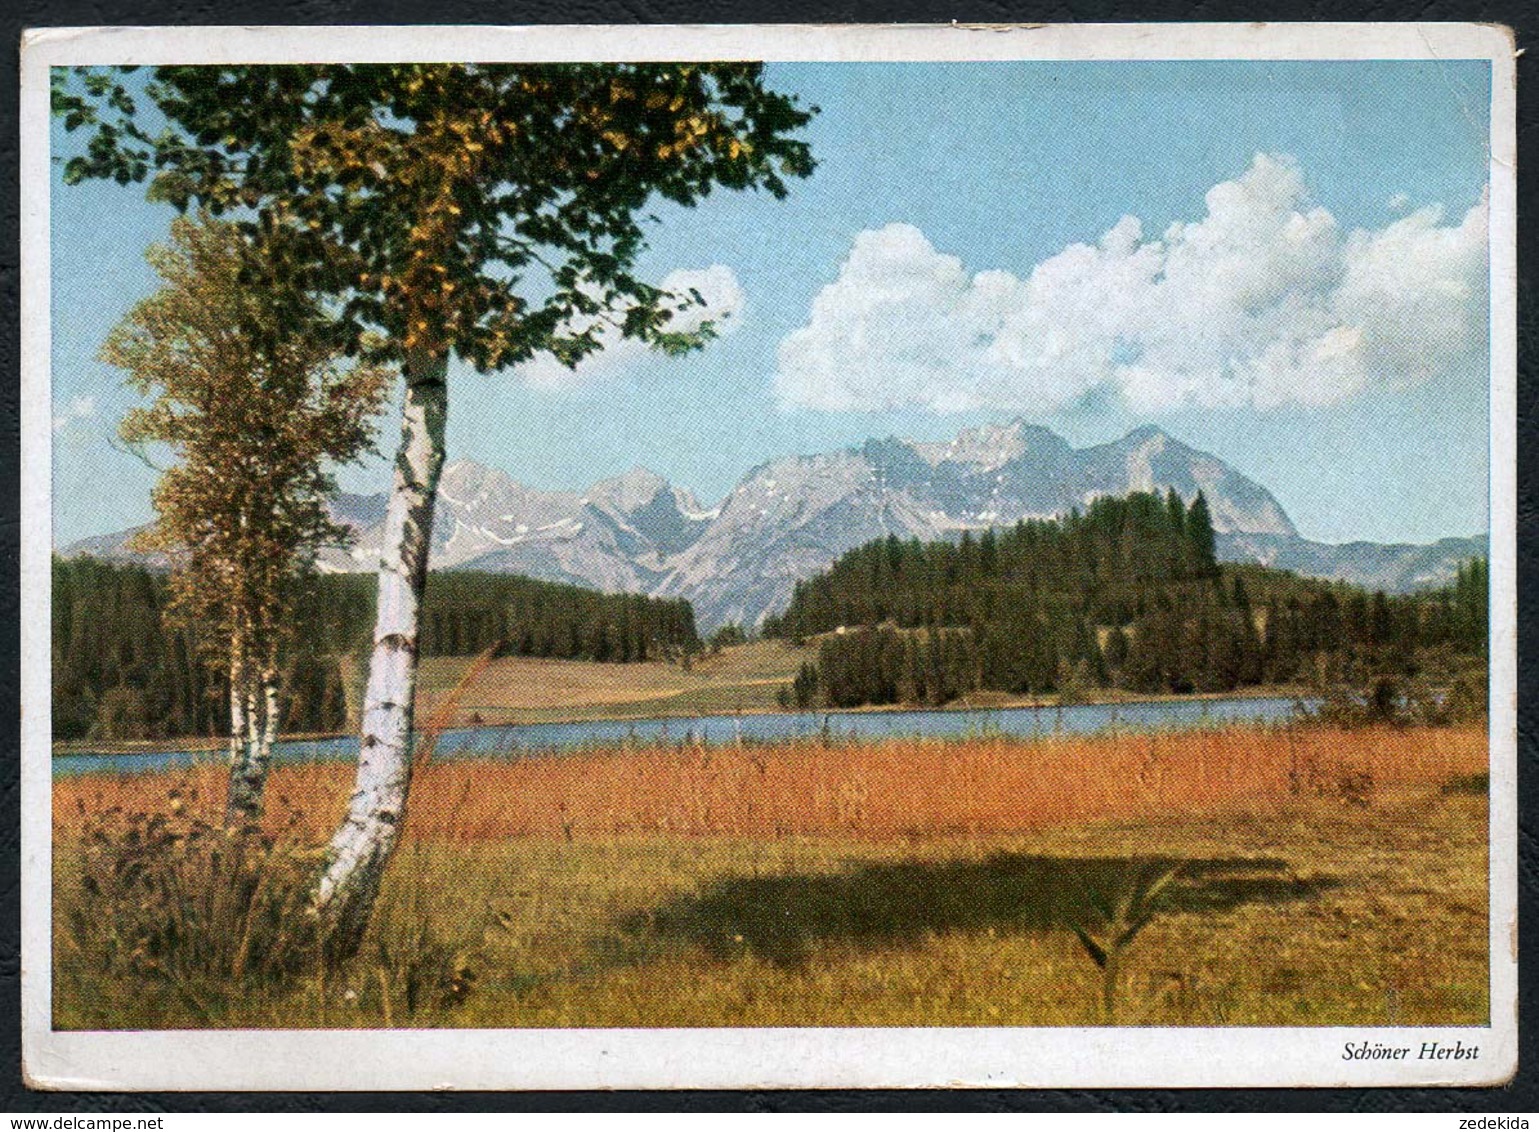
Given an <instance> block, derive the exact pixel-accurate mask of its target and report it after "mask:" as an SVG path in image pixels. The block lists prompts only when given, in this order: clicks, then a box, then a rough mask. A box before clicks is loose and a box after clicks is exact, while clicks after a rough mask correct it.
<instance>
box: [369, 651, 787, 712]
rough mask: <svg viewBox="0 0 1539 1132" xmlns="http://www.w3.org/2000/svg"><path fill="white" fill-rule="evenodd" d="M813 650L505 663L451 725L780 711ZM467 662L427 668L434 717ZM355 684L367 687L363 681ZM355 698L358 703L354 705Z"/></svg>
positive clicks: (434, 662)
mask: <svg viewBox="0 0 1539 1132" xmlns="http://www.w3.org/2000/svg"><path fill="white" fill-rule="evenodd" d="M807 655H808V650H806V649H796V648H794V647H792V646H791V645H789V644H787V643H785V642H784V641H754V642H752V643H750V644H746V645H738V646H735V647H733V648H729V649H726V650H724V651H723V652H721V653H719V654H717V655H715V656H702V657H697V658H695V659H694V660H693V662H692V663H691V665H690V667H689V668H688V669H685V668H684V667H683V666H681V665H679V664H670V663H665V662H662V661H649V662H646V663H642V664H599V663H595V662H589V661H581V660H545V659H541V658H539V657H498V658H497V659H495V660H493V661H491V663H489V664H488V665H486V666H485V668H484V670H483V671H481V672H479V673H478V674H477V675H476V677H475V679H473V680H471V681H469V682H468V683H467V684H466V686H465V687H464V688H463V689H462V692H461V695H460V697H459V698H458V699H457V700H456V701H455V713H454V718H453V721H452V725H462V724H464V723H466V722H468V721H470V720H471V719H472V717H479V718H480V719H481V720H482V721H484V722H488V723H492V722H497V723H502V722H538V721H541V720H547V719H565V718H573V717H584V718H586V717H592V716H604V715H656V714H696V713H702V712H709V711H716V710H724V711H731V710H735V709H738V708H742V709H744V710H757V709H763V708H766V707H771V706H773V705H774V703H775V691H776V689H778V688H779V687H780V685H782V684H785V683H787V682H789V681H790V679H791V677H792V676H794V675H795V673H796V668H797V666H798V665H799V664H800V663H801V662H802V660H804V659H806V656H807ZM468 663H469V661H467V659H466V658H464V657H427V658H425V659H424V660H423V662H422V669H421V688H420V692H419V697H420V698H419V704H420V705H421V706H422V708H423V710H424V711H428V712H431V711H433V710H434V709H435V707H436V706H438V705H440V704H441V703H442V702H443V701H444V700H445V699H446V698H447V697H448V694H449V692H450V691H451V689H453V688H454V687H455V686H456V685H457V684H458V682H459V680H460V678H461V676H462V675H463V673H464V672H465V670H466V667H467V664H468ZM351 678H352V679H353V680H355V681H361V679H362V677H361V674H359V673H356V672H354V673H352V676H351ZM355 698H356V697H355Z"/></svg>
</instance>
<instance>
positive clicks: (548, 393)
mask: <svg viewBox="0 0 1539 1132" xmlns="http://www.w3.org/2000/svg"><path fill="white" fill-rule="evenodd" d="M768 70H769V76H768V79H769V82H770V83H771V84H772V85H774V86H777V87H779V88H782V89H787V90H792V91H795V92H796V93H798V94H799V95H800V96H801V97H802V98H803V99H804V100H805V101H806V102H810V103H813V104H816V105H818V106H819V107H821V111H822V112H821V113H820V114H819V116H818V117H817V118H816V119H815V121H814V123H813V125H812V126H811V127H810V128H809V130H808V131H807V137H808V139H809V140H810V142H811V144H812V148H813V152H814V155H815V156H816V158H817V160H818V162H819V166H818V169H817V170H816V171H815V172H814V174H813V175H812V177H811V178H810V179H808V180H807V181H804V182H798V183H796V184H794V185H793V186H792V193H791V196H790V197H789V199H787V200H785V201H778V202H777V201H775V200H773V198H771V197H769V196H767V195H765V194H747V195H739V194H727V193H718V194H715V195H713V196H712V197H710V198H708V199H707V200H706V201H705V202H704V203H703V204H701V205H700V206H699V207H697V208H696V209H693V210H681V209H672V208H667V209H662V210H660V212H659V215H660V217H661V222H660V224H659V225H657V226H656V229H655V231H654V233H653V238H652V242H651V248H650V249H649V251H648V252H647V253H646V256H645V258H644V260H643V263H642V267H643V268H644V270H645V272H646V273H647V274H649V275H650V276H652V277H654V278H657V279H663V278H665V277H667V276H668V275H669V274H670V273H674V272H684V273H687V275H684V276H676V277H675V278H687V279H688V280H690V281H695V280H699V279H706V278H709V279H711V280H714V284H713V287H714V289H712V288H707V292H708V298H711V299H712V300H713V302H716V301H719V302H720V304H721V309H722V310H723V311H725V312H728V313H729V317H728V319H727V325H729V326H731V327H732V328H733V329H732V330H731V331H730V333H728V334H726V335H724V336H723V337H722V338H721V339H720V340H718V341H717V342H714V343H712V344H711V345H710V346H709V347H708V348H707V349H706V350H704V351H702V352H700V353H698V354H695V355H692V356H690V357H687V358H684V359H663V358H658V357H654V356H652V355H647V354H641V353H638V352H637V351H634V350H625V349H621V350H616V351H614V352H613V355H612V356H611V357H609V358H607V359H605V360H603V361H601V362H598V363H596V364H594V365H593V366H591V367H588V368H587V369H585V370H584V371H583V372H581V373H579V374H578V375H575V376H574V377H571V378H568V377H567V376H566V375H565V374H561V373H557V372H553V371H551V370H550V369H549V368H548V367H543V368H542V367H534V368H532V369H530V370H529V371H527V372H523V373H519V372H514V373H505V374H498V375H491V376H482V375H478V374H476V373H474V372H472V371H470V370H469V369H468V368H466V369H460V368H457V369H456V370H455V371H454V373H453V386H452V398H453V400H452V405H451V412H450V426H449V445H450V455H451V458H468V459H474V460H478V461H480V462H483V463H486V464H490V465H493V466H496V467H500V468H503V469H505V470H506V471H508V472H509V473H510V474H512V475H513V476H514V477H515V478H517V479H519V480H521V481H523V482H525V483H528V484H530V485H533V486H536V487H544V488H554V487H578V486H584V485H586V484H588V483H591V482H592V481H593V480H595V479H597V478H600V477H602V476H605V475H610V474H616V473H619V472H622V471H625V470H627V469H629V468H631V467H634V466H637V465H644V466H647V467H650V468H653V469H655V470H656V471H658V472H660V473H662V474H663V475H665V476H667V477H668V478H670V479H672V480H673V481H674V482H675V483H678V484H680V485H681V486H684V487H687V488H690V489H691V490H693V491H694V492H696V494H697V495H698V496H699V497H700V498H701V500H702V501H703V502H706V503H708V504H709V503H711V502H714V501H715V500H716V499H718V498H720V497H721V496H722V495H724V494H725V493H726V492H727V491H728V490H729V489H730V488H731V487H732V485H733V484H734V483H735V482H736V481H737V479H738V478H739V477H740V476H741V475H742V473H743V472H745V471H746V470H747V469H748V468H749V467H751V466H752V465H754V464H756V463H759V462H762V461H764V460H767V459H771V458H774V457H776V456H780V455H784V454H787V453H792V452H814V451H822V450H827V449H830V448H834V447H839V446H843V445H847V444H854V443H859V442H860V441H862V440H864V439H865V438H867V437H870V436H885V435H890V434H896V435H899V436H909V437H917V438H923V439H937V438H942V437H946V436H950V435H952V434H954V433H955V432H956V431H957V430H958V429H960V428H962V427H964V426H969V425H976V424H979V423H983V422H987V421H1003V420H1008V419H1011V418H1013V417H1016V416H1021V417H1024V418H1026V419H1028V420H1033V421H1038V422H1040V423H1043V424H1046V425H1048V426H1049V427H1052V428H1054V429H1056V430H1057V431H1059V432H1061V433H1062V434H1063V435H1064V436H1066V437H1067V438H1068V439H1069V440H1071V441H1072V442H1073V443H1076V444H1088V443H1098V442H1101V441H1105V440H1110V439H1114V438H1116V437H1117V436H1120V435H1121V434H1122V433H1124V432H1126V431H1127V430H1128V429H1130V428H1132V427H1134V426H1136V425H1138V424H1141V423H1145V422H1147V421H1154V422H1156V423H1159V424H1161V425H1163V426H1164V427H1166V428H1167V429H1168V430H1169V431H1171V432H1172V433H1173V434H1175V435H1176V436H1178V437H1179V438H1181V439H1182V440H1184V441H1186V442H1188V443H1190V444H1193V445H1194V446H1197V447H1199V448H1205V449H1207V450H1209V451H1211V452H1213V453H1215V454H1216V455H1218V456H1220V457H1221V458H1223V459H1224V460H1226V461H1228V462H1230V463H1231V464H1233V465H1234V466H1235V467H1237V468H1239V469H1240V470H1241V471H1243V472H1245V473H1246V474H1247V475H1250V476H1251V477H1253V478H1254V479H1256V480H1257V481H1259V482H1260V483H1262V484H1263V485H1265V486H1266V487H1268V488H1269V489H1271V491H1272V492H1273V493H1274V494H1275V495H1276V496H1277V497H1278V499H1279V500H1280V502H1281V503H1282V504H1283V506H1284V508H1285V509H1286V510H1287V511H1288V512H1289V514H1290V515H1291V516H1292V517H1293V519H1294V521H1295V523H1296V524H1297V525H1298V527H1299V528H1300V530H1301V532H1302V533H1303V534H1305V535H1306V536H1309V537H1313V538H1319V539H1323V540H1326V541H1345V540H1349V539H1356V538H1366V539H1374V540H1379V541H1430V540H1432V539H1435V538H1439V537H1442V536H1445V535H1467V534H1471V533H1475V532H1477V531H1483V530H1485V528H1486V525H1487V513H1486V491H1487V486H1486V485H1487V471H1488V468H1487V456H1486V444H1487V434H1488V428H1487V409H1486V404H1487V396H1488V385H1487V370H1488V362H1487V358H1486V353H1487V351H1486V323H1485V318H1486V313H1485V308H1486V306H1487V300H1486V299H1485V296H1484V291H1483V288H1484V280H1483V273H1484V270H1485V268H1484V264H1485V250H1484V227H1483V222H1484V213H1483V199H1484V198H1483V194H1484V190H1485V185H1486V180H1487V150H1486V146H1487V138H1488V135H1489V130H1488V121H1487V114H1488V106H1489V68H1488V65H1487V64H1486V63H1484V62H1442V63H1416V62H1383V63H1370V64H1365V63H1255V62H1236V63H988V64H976V63H963V64H796V65H792V64H775V65H771V66H770V67H769V69H768ZM55 130H56V133H55V144H56V147H57V149H56V152H65V151H67V150H66V148H65V147H67V146H68V145H69V144H71V143H72V141H73V139H66V138H65V136H64V135H63V134H62V131H61V130H59V128H58V127H57V126H56V127H55ZM172 215H173V214H172V212H171V211H170V210H169V209H167V208H166V207H164V206H157V205H151V204H148V203H146V202H145V201H144V199H143V191H142V187H128V188H121V187H118V186H116V185H104V184H91V185H87V186H78V187H70V188H66V187H64V186H62V184H56V186H55V189H54V192H53V203H52V227H53V334H54V357H53V380H54V402H55V408H54V412H55V432H54V441H55V528H56V529H55V541H56V543H57V544H60V545H63V544H65V543H68V542H70V541H73V540H74V539H76V538H79V537H82V536H85V535H89V534H95V533H101V532H105V531H110V530H116V529H121V528H122V527H124V526H127V525H129V524H131V523H137V522H143V521H145V520H146V519H148V518H149V517H150V514H151V512H150V507H149V489H150V486H151V484H152V482H153V473H152V472H151V471H150V470H149V469H148V468H146V467H145V466H144V465H143V464H141V463H139V462H138V461H137V460H135V459H134V458H133V457H131V456H127V455H124V454H122V453H121V452H118V451H115V450H114V449H113V448H112V447H111V446H110V445H109V438H110V436H111V435H112V432H113V430H114V429H115V427H116V423H117V421H118V420H119V419H120V418H121V416H122V414H123V412H124V411H125V410H126V409H127V408H128V407H129V406H130V405H131V404H132V403H133V395H132V394H131V393H130V392H129V391H127V390H126V389H124V388H123V385H122V375H121V374H119V373H117V372H116V371H113V370H112V369H111V368H110V367H106V366H104V365H102V364H101V363H100V362H98V361H97V360H96V353H97V351H98V350H99V348H100V344H101V342H102V339H103V338H104V337H105V335H106V333H107V331H108V330H109V329H110V328H111V326H112V325H113V324H114V323H115V322H116V321H117V320H118V319H119V318H120V317H121V316H122V314H123V313H124V312H125V311H126V310H127V309H128V308H129V307H130V306H131V305H132V304H133V302H135V301H136V300H137V299H139V298H140V297H142V296H143V295H145V294H147V293H148V292H149V291H150V290H151V289H153V286H154V279H153V276H152V274H151V273H150V271H149V270H148V268H147V267H146V266H145V264H144V259H143V253H144V249H145V248H146V246H148V245H149V244H150V243H152V242H154V241H155V240H158V239H161V238H163V237H164V235H165V231H166V226H167V224H168V223H169V220H170V219H171V216H172ZM1128 217H1131V218H1136V223H1135V222H1134V221H1132V220H1128V219H1125V218H1128ZM1173 226H1178V227H1173ZM706 269H713V270H712V271H710V272H707V273H705V274H700V273H702V272H705V271H706ZM393 432H394V425H393V422H388V423H387V424H386V425H385V427H384V428H383V429H382V434H381V439H382V444H383V445H384V446H386V447H388V446H390V445H391V444H392V443H393V439H394V438H393ZM343 480H344V483H345V485H346V486H347V487H349V488H351V489H353V490H361V491H375V490H381V489H382V488H383V487H384V486H385V485H386V483H387V476H386V474H385V472H384V469H383V466H382V465H381V464H379V463H377V462H376V463H373V464H370V465H366V466H364V467H361V468H356V469H349V470H348V471H346V472H345V473H344V476H343Z"/></svg>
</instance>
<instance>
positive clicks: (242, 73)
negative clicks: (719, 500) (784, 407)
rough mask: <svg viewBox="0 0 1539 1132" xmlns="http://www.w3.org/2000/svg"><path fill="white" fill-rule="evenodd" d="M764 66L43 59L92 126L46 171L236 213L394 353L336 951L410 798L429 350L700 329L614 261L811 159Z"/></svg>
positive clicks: (460, 354) (301, 298)
mask: <svg viewBox="0 0 1539 1132" xmlns="http://www.w3.org/2000/svg"><path fill="white" fill-rule="evenodd" d="M763 79H764V76H763V67H762V65H760V64H755V63H706V64H700V63H604V64H587V63H583V64H565V63H563V64H464V65H460V64H316V65H310V64H305V65H282V66H261V65H245V66H193V67H156V68H153V69H152V71H151V72H150V76H149V79H148V81H147V82H145V83H143V85H142V86H140V87H137V88H136V89H133V90H130V89H129V88H128V87H127V86H125V84H124V83H123V81H122V80H121V79H119V78H118V77H117V76H116V75H114V74H111V73H108V72H102V71H91V70H84V71H76V72H73V73H65V72H61V71H56V72H55V83H54V89H53V107H54V112H55V113H56V114H57V115H59V116H60V117H61V118H62V119H63V122H64V126H65V128H66V130H70V131H73V130H84V131H86V132H87V133H88V135H89V140H88V143H87V145H86V147H85V151H84V152H83V153H81V154H79V155H78V156H75V157H72V158H71V159H70V160H68V161H67V162H66V163H65V167H64V177H65V180H66V181H68V182H71V183H73V182H78V181H81V180H85V179H89V178H104V179H111V180H116V181H118V182H120V183H123V184H128V183H131V182H134V181H144V180H149V181H150V194H151V196H152V197H154V198H155V199H159V200H164V201H167V202H169V203H171V204H173V205H174V206H176V207H177V208H187V207H188V206H189V205H193V204H196V205H199V206H202V207H206V208H209V209H211V210H214V211H215V212H216V213H217V212H223V211H235V212H236V213H237V215H238V216H239V217H240V219H239V220H238V223H240V224H241V225H242V226H243V230H245V231H248V232H249V233H250V234H251V236H252V238H253V240H254V241H255V242H257V243H258V244H259V245H260V247H261V249H262V260H261V263H260V264H259V266H258V268H257V270H258V271H259V272H260V273H261V274H263V276H264V278H265V280H266V284H267V286H268V287H269V289H270V290H272V291H282V290H283V289H285V288H287V289H289V290H290V291H292V292H293V294H294V296H295V301H296V302H306V301H309V299H310V297H311V296H314V295H320V296H324V297H325V302H326V304H327V309H328V311H329V312H330V315H331V327H330V329H331V331H332V335H333V338H334V340H335V341H336V342H338V343H340V344H341V345H343V346H344V347H346V348H348V349H350V350H358V351H360V352H362V354H363V356H365V357H366V358H369V359H370V360H372V361H376V362H382V363H389V364H392V365H397V366H400V367H401V368H402V370H403V376H404V384H405V388H404V399H405V411H404V416H403V423H402V433H401V440H402V447H401V450H400V452H399V454H398V456H397V458H396V467H395V481H394V485H393V488H392V493H391V501H390V504H389V515H390V519H389V524H388V530H389V537H388V538H387V545H386V547H385V549H384V551H383V553H382V555H381V562H380V573H379V587H380V596H379V610H380V612H379V618H380V621H379V626H378V628H377V630H376V634H375V641H374V652H373V657H372V659H371V664H370V674H369V688H370V692H369V697H370V698H369V706H368V710H367V711H366V712H365V719H364V725H363V731H362V734H361V735H360V741H359V764H358V776H357V783H356V786H355V790H354V794H353V797H352V799H351V800H350V802H349V804H348V810H347V816H346V818H345V819H344V822H343V825H342V827H341V829H340V830H339V831H338V833H337V836H336V840H335V841H334V842H333V845H332V853H331V857H330V860H329V862H328V864H327V867H326V868H325V870H324V872H323V875H322V877H321V878H320V881H319V883H318V886H317V892H316V898H317V906H318V910H319V911H320V913H321V915H322V917H323V919H324V920H325V921H326V922H327V924H328V926H329V928H330V938H331V941H332V952H333V954H334V955H338V956H341V955H346V954H348V953H349V952H351V951H352V950H354V949H356V947H357V946H358V944H359V942H360V941H361V938H362V933H363V931H364V928H365V927H366V925H367V923H368V920H369V915H370V909H371V908H372V905H373V901H374V896H375V894H376V893H377V892H378V889H379V881H380V876H381V874H382V872H383V870H384V868H385V865H386V862H388V860H389V858H390V854H391V850H392V849H393V847H394V845H395V843H396V840H397V838H398V837H399V833H400V826H401V822H402V820H403V818H404V815H405V809H406V807H405V803H406V795H407V791H408V788H409V785H410V781H411V714H412V700H413V696H414V692H415V671H416V660H417V658H416V645H417V609H418V606H419V604H420V602H421V597H422V588H423V585H424V583H425V578H426V574H425V572H426V569H427V558H428V549H429V543H430V535H431V526H432V496H433V491H434V489H435V487H436V483H437V475H438V469H439V467H440V465H441V463H442V460H443V427H444V422H445V417H446V414H447V387H446V381H447V375H448V364H449V361H450V359H451V358H453V359H456V360H458V361H460V362H463V363H466V364H467V365H469V366H470V367H473V368H475V369H477V370H480V371H482V372H491V371H496V370H502V369H506V368H508V367H512V366H516V365H518V364H519V363H522V362H526V361H529V360H531V359H533V358H534V357H536V356H537V355H541V354H544V355H549V356H551V357H553V358H555V359H556V360H557V361H558V362H561V363H563V364H566V365H569V366H575V365H576V364H577V363H578V362H579V361H580V360H582V359H583V358H584V357H586V356H587V355H589V354H592V353H594V352H595V351H598V350H601V349H603V348H604V347H605V346H607V345H609V344H610V343H612V342H614V341H617V340H619V339H621V338H631V339H637V340H640V341H643V342H646V343H649V344H651V345H652V346H654V347H657V348H659V349H661V350H664V351H666V352H673V353H677V352H682V351H685V350H689V349H693V348H696V347H698V346H700V345H701V344H703V343H704V342H705V341H707V340H708V339H709V338H710V337H711V336H712V334H713V332H714V326H713V325H712V322H711V321H710V319H709V318H702V317H700V312H699V311H698V309H696V308H699V307H701V306H703V304H704V301H703V299H702V297H701V296H700V295H699V294H698V293H697V292H689V293H682V294H673V293H669V292H667V291H665V290H663V289H661V288H659V287H656V286H653V285H651V284H648V283H646V282H644V281H642V280H641V279H639V278H637V277H636V275H635V274H634V273H633V272H634V266H635V263H636V260H637V258H638V256H639V255H640V253H641V252H642V250H643V249H644V248H645V247H646V240H645V232H644V230H643V224H644V223H645V222H646V221H647V219H648V216H649V214H648V212H647V210H648V208H649V207H650V206H651V205H652V203H653V202H654V201H656V200H659V199H660V200H665V201H668V202H671V203H672V204H675V205H679V206H683V207H691V206H694V205H696V204H698V203H699V202H700V201H702V200H703V198H705V197H706V196H707V195H708V194H709V193H710V192H711V191H712V190H713V189H715V188H717V187H720V188H724V189H733V190H744V189H764V190H766V191H768V192H770V193H771V194H773V195H774V196H776V197H781V196H784V195H785V194H786V192H787V183H786V182H787V179H789V178H795V177H804V176H806V175H808V174H809V173H810V172H811V171H812V164H813V163H812V158H811V154H810V152H809V150H808V147H807V144H806V143H805V142H804V141H801V140H799V139H798V138H797V137H795V134H796V133H797V132H798V131H799V130H800V129H801V128H802V127H803V126H805V125H806V124H807V122H808V121H809V120H810V118H811V115H812V113H813V111H809V110H806V109H803V108H801V107H800V106H799V105H798V104H797V101H796V99H795V98H794V97H791V96H788V95H784V94H780V93H777V92H774V91H772V90H769V89H767V88H766V86H765V84H764V81H763ZM146 101H147V102H150V103H153V104H154V106H155V108H156V110H157V111H158V116H157V117H158V119H159V121H158V122H157V125H156V126H155V127H154V129H155V131H156V132H154V133H151V132H150V129H151V127H149V126H148V125H146V123H145V121H144V120H143V119H141V117H140V115H139V104H140V103H141V102H146ZM692 310H693V313H688V312H691V311H692ZM370 334H377V335H378V339H377V342H376V343H375V344H373V345H370V344H369V335H370Z"/></svg>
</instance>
